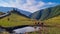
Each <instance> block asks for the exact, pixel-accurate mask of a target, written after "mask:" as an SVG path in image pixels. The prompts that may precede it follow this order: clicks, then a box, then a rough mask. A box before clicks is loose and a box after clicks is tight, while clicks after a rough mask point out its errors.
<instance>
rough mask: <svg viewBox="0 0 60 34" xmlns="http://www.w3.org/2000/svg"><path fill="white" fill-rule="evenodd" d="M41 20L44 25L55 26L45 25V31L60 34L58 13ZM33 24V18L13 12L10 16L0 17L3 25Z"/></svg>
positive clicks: (0, 23)
mask: <svg viewBox="0 0 60 34" xmlns="http://www.w3.org/2000/svg"><path fill="white" fill-rule="evenodd" d="M8 18H9V21H8ZM43 22H44V23H45V24H46V25H50V26H55V27H46V29H47V31H45V32H47V34H60V15H59V16H57V17H54V18H50V19H48V20H44V21H43ZM33 24H34V21H33V20H31V19H29V18H26V17H23V16H19V15H18V14H13V13H12V14H11V15H10V16H7V17H4V18H2V19H0V25H2V26H4V27H7V26H18V25H33ZM5 33H6V32H4V34H5ZM42 33H43V32H42ZM6 34H7V33H6ZM30 34H38V33H37V32H33V33H30ZM43 34H44V33H43Z"/></svg>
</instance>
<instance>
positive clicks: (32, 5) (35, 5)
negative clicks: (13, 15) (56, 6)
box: [0, 0, 53, 12]
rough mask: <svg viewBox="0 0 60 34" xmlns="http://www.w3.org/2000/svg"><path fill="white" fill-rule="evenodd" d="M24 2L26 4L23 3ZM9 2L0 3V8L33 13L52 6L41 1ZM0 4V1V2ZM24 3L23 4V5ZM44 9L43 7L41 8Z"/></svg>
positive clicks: (19, 0) (11, 0)
mask: <svg viewBox="0 0 60 34" xmlns="http://www.w3.org/2000/svg"><path fill="white" fill-rule="evenodd" d="M25 1H26V2H25ZM25 1H24V0H23V1H22V0H15V2H14V1H13V0H9V2H8V3H7V2H2V3H0V6H4V7H16V8H19V9H22V10H26V11H30V12H35V11H37V10H39V8H40V9H41V8H42V7H43V6H45V5H52V4H53V3H52V2H48V3H45V2H43V1H40V2H37V1H35V0H25ZM0 2H1V1H0ZM24 2H25V3H24ZM43 8H44V7H43Z"/></svg>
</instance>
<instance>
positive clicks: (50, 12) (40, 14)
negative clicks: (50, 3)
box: [30, 5, 60, 20]
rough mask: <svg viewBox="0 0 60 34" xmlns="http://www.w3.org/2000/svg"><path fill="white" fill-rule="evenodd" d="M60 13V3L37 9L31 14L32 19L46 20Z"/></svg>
mask: <svg viewBox="0 0 60 34" xmlns="http://www.w3.org/2000/svg"><path fill="white" fill-rule="evenodd" d="M58 15H60V5H58V6H54V7H50V8H46V9H42V10H39V11H36V12H35V13H33V14H32V15H30V16H31V18H32V19H38V20H46V19H49V18H52V17H55V16H58Z"/></svg>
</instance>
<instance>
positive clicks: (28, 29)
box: [13, 26, 39, 33]
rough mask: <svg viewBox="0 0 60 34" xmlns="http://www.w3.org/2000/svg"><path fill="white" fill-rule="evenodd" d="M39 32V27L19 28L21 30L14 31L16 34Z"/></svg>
mask: <svg viewBox="0 0 60 34" xmlns="http://www.w3.org/2000/svg"><path fill="white" fill-rule="evenodd" d="M38 30H39V27H36V28H34V27H31V26H28V27H24V28H19V29H15V30H13V31H14V32H15V33H25V32H34V31H38Z"/></svg>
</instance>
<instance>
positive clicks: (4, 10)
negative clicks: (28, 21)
mask: <svg viewBox="0 0 60 34" xmlns="http://www.w3.org/2000/svg"><path fill="white" fill-rule="evenodd" d="M13 9H16V10H17V11H18V12H20V13H21V14H24V15H26V16H28V17H29V15H30V14H31V13H30V12H28V11H25V10H21V9H18V8H14V7H0V12H5V13H6V12H9V11H11V10H13Z"/></svg>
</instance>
